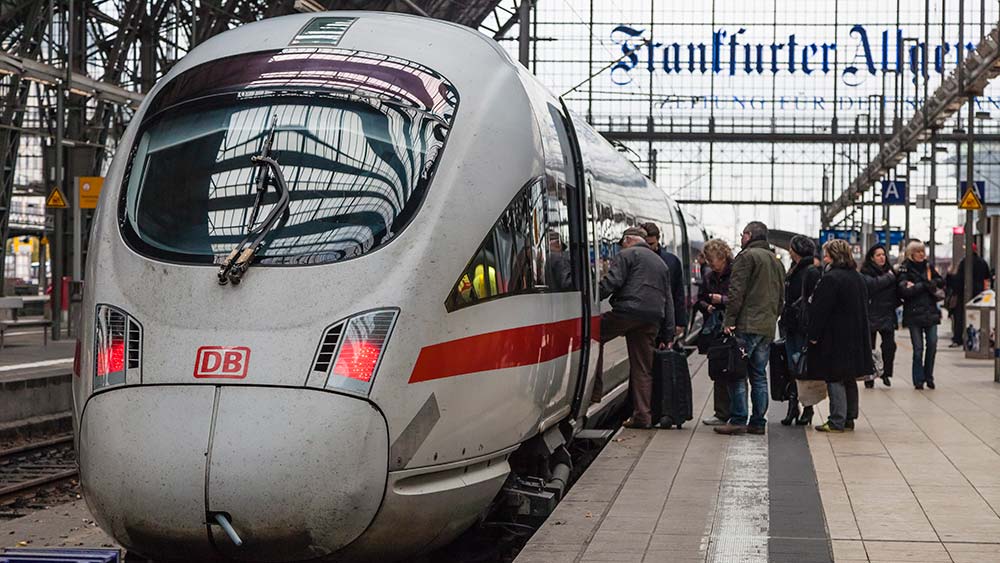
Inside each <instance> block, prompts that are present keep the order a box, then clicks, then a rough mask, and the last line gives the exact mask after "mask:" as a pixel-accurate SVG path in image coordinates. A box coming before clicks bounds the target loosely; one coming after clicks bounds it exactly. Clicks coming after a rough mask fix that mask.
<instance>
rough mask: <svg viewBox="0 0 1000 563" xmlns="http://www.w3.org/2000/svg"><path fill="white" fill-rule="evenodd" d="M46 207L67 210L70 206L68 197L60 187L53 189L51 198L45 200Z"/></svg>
mask: <svg viewBox="0 0 1000 563" xmlns="http://www.w3.org/2000/svg"><path fill="white" fill-rule="evenodd" d="M45 207H48V208H51V209H66V208H67V207H69V205H67V204H66V196H64V195H63V193H62V190H60V189H59V188H58V187H55V188H52V191H51V192H49V197H48V198H47V199H46V200H45Z"/></svg>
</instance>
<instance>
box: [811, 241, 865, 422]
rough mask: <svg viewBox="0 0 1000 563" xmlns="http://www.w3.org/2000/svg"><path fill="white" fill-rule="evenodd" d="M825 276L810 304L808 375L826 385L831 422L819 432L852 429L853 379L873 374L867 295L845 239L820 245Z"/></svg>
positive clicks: (855, 403) (855, 394)
mask: <svg viewBox="0 0 1000 563" xmlns="http://www.w3.org/2000/svg"><path fill="white" fill-rule="evenodd" d="M823 263H824V264H825V268H824V271H823V277H822V278H820V280H819V283H818V284H816V289H814V290H813V294H812V298H811V299H810V303H809V352H808V358H809V365H808V369H809V372H810V375H811V376H814V377H816V378H817V379H819V376H822V378H823V379H825V380H826V388H827V392H828V393H829V395H830V418H829V419H828V420H827V422H826V423H825V424H821V425H819V426H817V427H816V430H819V431H820V432H843V431H844V430H845V429H847V430H853V429H854V419H856V418H857V417H858V384H857V379H858V378H859V377H863V376H865V375H869V374H871V373H872V372H874V371H875V366H874V365H873V363H872V351H871V342H870V340H869V336H870V335H869V333H868V291H867V290H866V288H865V281H864V280H863V279H862V278H861V274H859V273H858V271H857V263H855V262H854V257H853V256H851V247H850V245H849V244H847V242H846V241H843V240H832V241H830V242H828V243H826V244H824V245H823Z"/></svg>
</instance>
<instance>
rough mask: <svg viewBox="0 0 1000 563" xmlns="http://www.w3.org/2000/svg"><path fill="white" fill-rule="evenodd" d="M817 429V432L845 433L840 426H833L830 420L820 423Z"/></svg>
mask: <svg viewBox="0 0 1000 563" xmlns="http://www.w3.org/2000/svg"><path fill="white" fill-rule="evenodd" d="M816 431H817V432H830V433H833V434H843V433H844V431H843V430H841V429H840V428H834V427H833V426H830V423H829V422H827V423H825V424H820V425H819V426H817V427H816Z"/></svg>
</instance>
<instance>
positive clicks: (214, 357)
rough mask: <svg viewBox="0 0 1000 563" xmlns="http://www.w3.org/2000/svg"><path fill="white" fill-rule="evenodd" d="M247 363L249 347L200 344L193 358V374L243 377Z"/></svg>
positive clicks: (223, 377) (216, 376)
mask: <svg viewBox="0 0 1000 563" xmlns="http://www.w3.org/2000/svg"><path fill="white" fill-rule="evenodd" d="M249 363H250V349H249V348H247V347H245V346H202V347H201V348H198V355H197V357H196V358H195V360H194V376H195V377H196V378H198V379H203V378H207V377H215V378H220V379H243V378H245V377H246V376H247V366H248V365H249Z"/></svg>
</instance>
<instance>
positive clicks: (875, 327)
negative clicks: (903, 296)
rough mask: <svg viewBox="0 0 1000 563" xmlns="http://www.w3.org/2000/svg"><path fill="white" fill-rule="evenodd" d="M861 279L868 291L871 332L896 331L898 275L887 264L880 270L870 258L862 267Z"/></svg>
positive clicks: (870, 252)
mask: <svg viewBox="0 0 1000 563" xmlns="http://www.w3.org/2000/svg"><path fill="white" fill-rule="evenodd" d="M871 254H872V251H869V256H870V255H871ZM861 277H862V278H864V280H865V288H866V289H867V290H868V324H869V325H870V327H871V331H872V332H877V331H880V330H896V307H897V306H898V305H899V297H897V295H896V274H895V273H894V272H893V271H892V267H891V266H889V263H888V262H886V264H885V266H883V267H881V268H880V267H878V265H876V264H875V262H873V261H871V259H870V257H869V259H866V260H865V263H864V265H863V266H861Z"/></svg>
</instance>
